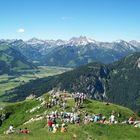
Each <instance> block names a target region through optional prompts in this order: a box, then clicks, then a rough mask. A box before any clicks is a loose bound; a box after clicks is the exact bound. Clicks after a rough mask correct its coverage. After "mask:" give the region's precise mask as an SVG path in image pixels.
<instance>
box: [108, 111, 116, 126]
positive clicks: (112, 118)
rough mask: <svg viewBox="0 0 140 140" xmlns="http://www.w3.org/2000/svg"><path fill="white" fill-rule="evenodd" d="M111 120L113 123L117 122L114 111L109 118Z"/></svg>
mask: <svg viewBox="0 0 140 140" xmlns="http://www.w3.org/2000/svg"><path fill="white" fill-rule="evenodd" d="M109 122H110V123H111V124H113V123H115V116H114V114H113V113H112V115H111V116H110V118H109Z"/></svg>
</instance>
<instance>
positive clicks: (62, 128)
mask: <svg viewBox="0 0 140 140" xmlns="http://www.w3.org/2000/svg"><path fill="white" fill-rule="evenodd" d="M66 131H67V130H66V128H65V124H64V123H63V124H62V127H61V133H64V132H66Z"/></svg>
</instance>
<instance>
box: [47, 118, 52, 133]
mask: <svg viewBox="0 0 140 140" xmlns="http://www.w3.org/2000/svg"><path fill="white" fill-rule="evenodd" d="M52 125H53V122H52V120H51V119H50V118H49V119H48V130H49V132H50V131H52Z"/></svg>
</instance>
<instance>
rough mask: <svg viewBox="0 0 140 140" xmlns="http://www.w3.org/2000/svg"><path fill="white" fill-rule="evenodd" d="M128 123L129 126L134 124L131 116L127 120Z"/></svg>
mask: <svg viewBox="0 0 140 140" xmlns="http://www.w3.org/2000/svg"><path fill="white" fill-rule="evenodd" d="M128 122H129V124H134V119H133V117H132V116H131V117H130V118H129V120H128Z"/></svg>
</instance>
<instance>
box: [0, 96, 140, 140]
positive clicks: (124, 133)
mask: <svg viewBox="0 0 140 140" xmlns="http://www.w3.org/2000/svg"><path fill="white" fill-rule="evenodd" d="M43 96H44V97H45V98H46V100H48V98H49V96H48V94H45V95H43ZM39 104H40V102H39V101H36V100H31V101H23V102H19V103H12V104H10V105H7V106H6V107H5V109H4V111H3V112H10V113H11V115H10V116H9V118H8V119H7V120H5V122H4V123H3V125H2V127H1V128H0V140H88V138H91V140H118V139H119V140H139V138H140V129H139V128H134V126H130V125H125V124H124V125H122V124H117V125H104V124H98V123H90V124H88V125H83V123H82V122H81V124H80V126H77V125H71V124H69V125H68V126H67V132H66V133H64V134H62V133H60V130H58V132H57V133H55V134H53V133H51V132H48V130H47V128H46V127H45V126H46V124H47V119H43V120H42V121H37V122H33V123H30V124H27V125H26V126H25V125H23V123H24V122H26V121H28V120H29V119H30V118H32V117H34V116H36V115H40V114H43V113H44V111H46V109H45V108H43V107H42V108H40V109H39V110H38V111H35V112H33V113H26V111H27V110H30V109H32V108H33V107H35V106H37V105H39ZM73 106H74V101H73V100H71V99H70V100H68V108H67V109H66V111H70V110H71V108H72V107H73ZM56 109H57V110H58V111H61V109H60V108H58V107H57V106H54V107H52V108H51V109H48V110H47V112H51V111H55V110H56ZM112 110H114V111H115V112H116V113H118V112H120V113H121V114H122V116H121V118H120V120H125V119H128V118H129V117H130V116H133V117H134V118H137V119H139V118H138V116H137V115H136V114H135V113H134V112H133V111H131V110H130V109H128V108H125V107H122V106H118V105H115V104H110V105H105V103H104V102H98V101H94V100H87V101H86V102H85V103H84V105H83V107H82V108H81V109H79V111H80V112H81V113H82V112H83V111H86V112H88V113H89V114H92V113H93V112H94V113H102V114H104V115H105V116H106V117H107V119H108V117H109V115H110V113H111V112H112ZM9 124H13V125H14V126H15V127H16V128H17V129H18V128H24V127H27V128H28V129H29V130H30V131H31V133H30V134H29V135H22V134H21V135H19V134H11V135H4V134H2V133H3V131H5V130H7V129H8V126H9ZM74 134H75V135H76V136H77V138H75V139H74V138H73V135H74Z"/></svg>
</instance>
